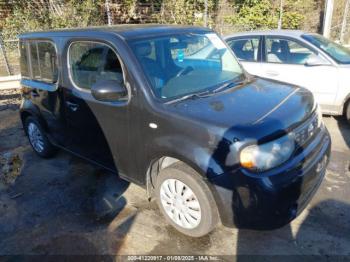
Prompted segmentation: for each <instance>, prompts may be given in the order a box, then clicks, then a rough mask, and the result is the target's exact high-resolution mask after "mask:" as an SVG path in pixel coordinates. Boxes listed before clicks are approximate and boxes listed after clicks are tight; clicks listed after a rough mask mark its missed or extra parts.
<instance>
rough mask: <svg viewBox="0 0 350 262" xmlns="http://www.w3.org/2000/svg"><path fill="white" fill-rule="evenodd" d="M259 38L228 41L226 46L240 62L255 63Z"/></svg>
mask: <svg viewBox="0 0 350 262" xmlns="http://www.w3.org/2000/svg"><path fill="white" fill-rule="evenodd" d="M259 39H260V38H259V37H251V38H244V39H242V38H241V39H234V40H229V41H228V44H229V46H230V47H231V49H232V51H233V52H234V53H235V55H236V57H237V58H238V59H239V60H242V61H249V62H257V61H258V52H259Z"/></svg>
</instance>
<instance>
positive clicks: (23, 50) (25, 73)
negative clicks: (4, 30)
mask: <svg viewBox="0 0 350 262" xmlns="http://www.w3.org/2000/svg"><path fill="white" fill-rule="evenodd" d="M19 52H20V54H21V60H20V63H21V74H22V77H25V78H28V77H30V76H29V66H28V54H27V46H26V43H24V42H20V43H19Z"/></svg>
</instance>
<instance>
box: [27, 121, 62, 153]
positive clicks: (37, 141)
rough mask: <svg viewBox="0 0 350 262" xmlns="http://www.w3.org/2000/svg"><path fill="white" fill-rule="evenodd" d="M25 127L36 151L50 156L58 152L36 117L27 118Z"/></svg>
mask: <svg viewBox="0 0 350 262" xmlns="http://www.w3.org/2000/svg"><path fill="white" fill-rule="evenodd" d="M24 128H25V131H26V134H27V136H28V139H29V142H30V145H31V146H32V148H33V149H34V151H35V153H37V154H38V155H39V156H41V157H44V158H48V157H51V156H52V155H53V154H54V153H55V152H56V148H55V147H54V146H53V145H52V144H51V142H50V141H49V139H48V138H47V136H46V134H45V131H44V130H43V128H42V127H41V125H40V124H39V122H38V121H37V120H36V119H35V118H34V117H31V116H30V117H27V118H26V119H25V123H24Z"/></svg>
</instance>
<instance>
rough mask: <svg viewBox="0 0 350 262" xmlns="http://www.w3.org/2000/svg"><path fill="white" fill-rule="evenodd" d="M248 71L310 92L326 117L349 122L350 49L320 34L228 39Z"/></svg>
mask: <svg viewBox="0 0 350 262" xmlns="http://www.w3.org/2000/svg"><path fill="white" fill-rule="evenodd" d="M225 40H226V42H227V43H228V45H229V46H230V47H231V49H232V50H233V52H234V53H235V55H236V57H237V58H238V59H239V60H240V61H241V64H242V65H243V67H244V68H245V70H246V71H247V72H248V73H250V74H252V75H256V76H260V77H264V78H269V79H274V80H279V81H282V82H287V83H291V84H295V85H298V86H302V87H306V88H308V89H309V90H311V91H312V92H313V94H314V96H315V99H316V100H317V102H318V103H319V104H320V106H321V108H322V111H323V113H324V114H330V115H344V116H345V117H346V118H347V120H348V121H350V50H349V49H347V48H345V47H343V46H341V45H339V44H336V43H334V42H332V41H330V40H328V39H327V38H324V37H323V36H321V35H319V34H311V33H305V32H303V31H296V30H274V31H253V32H244V33H236V34H233V35H229V36H226V37H225Z"/></svg>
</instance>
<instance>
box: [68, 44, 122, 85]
mask: <svg viewBox="0 0 350 262" xmlns="http://www.w3.org/2000/svg"><path fill="white" fill-rule="evenodd" d="M68 56H69V57H68V58H69V66H70V75H71V78H72V80H73V82H74V84H75V85H76V86H77V87H79V88H83V89H91V87H92V85H93V84H94V83H96V82H97V81H98V80H101V79H104V80H116V81H119V82H120V83H123V71H122V67H121V64H120V62H119V59H118V57H117V55H116V54H115V52H114V51H113V50H112V49H111V48H109V47H108V46H107V45H105V44H101V43H96V42H86V41H84V42H74V43H72V44H71V46H70V47H69V52H68Z"/></svg>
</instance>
